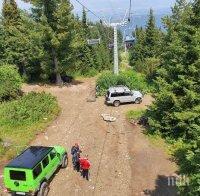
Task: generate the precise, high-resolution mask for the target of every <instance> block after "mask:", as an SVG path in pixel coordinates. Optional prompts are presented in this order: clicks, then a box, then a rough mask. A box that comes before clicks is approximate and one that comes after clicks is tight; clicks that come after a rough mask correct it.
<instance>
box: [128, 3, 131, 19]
mask: <svg viewBox="0 0 200 196" xmlns="http://www.w3.org/2000/svg"><path fill="white" fill-rule="evenodd" d="M131 9H132V0H130V1H129V14H128V17H129V20H130V18H131Z"/></svg>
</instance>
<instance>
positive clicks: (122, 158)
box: [24, 79, 176, 196]
mask: <svg viewBox="0 0 200 196" xmlns="http://www.w3.org/2000/svg"><path fill="white" fill-rule="evenodd" d="M24 89H25V91H32V90H34V91H42V90H45V91H46V92H50V93H52V94H53V95H55V96H56V97H57V98H58V101H59V104H60V106H61V108H62V111H61V114H60V116H59V117H58V118H57V119H56V120H55V121H54V122H53V123H52V124H51V125H50V126H49V127H48V128H47V130H46V131H45V133H43V134H40V135H38V136H37V138H36V139H35V140H34V141H33V142H32V143H31V145H62V146H64V147H66V149H68V151H70V148H71V146H72V145H73V144H74V143H75V142H78V143H79V144H80V145H81V149H82V151H83V155H84V154H88V155H89V159H90V161H91V163H92V168H91V171H90V179H91V181H89V182H87V181H85V180H83V179H82V178H81V176H80V174H79V173H76V172H75V171H73V169H72V165H71V162H70V163H69V167H67V169H64V170H60V171H59V172H58V173H57V174H56V176H55V177H54V179H53V181H52V182H51V184H50V192H49V195H50V196H65V195H66V196H68V195H71V196H76V195H77V196H78V195H87V196H90V195H97V196H98V195H99V196H104V195H105V196H107V195H112V196H117V195H127V196H129V195H130V196H136V195H158V196H165V195H166V196H167V195H170V196H173V195H175V191H174V190H173V188H172V187H168V186H167V181H166V180H167V176H170V175H172V174H173V173H174V172H175V170H176V166H175V165H174V164H173V163H171V162H170V161H169V157H168V156H167V155H166V154H165V153H164V152H163V151H162V150H161V149H157V148H155V147H153V146H152V145H151V144H150V143H149V141H148V139H146V137H145V136H144V135H143V134H142V132H141V129H140V128H139V127H138V126H135V127H133V126H131V125H130V124H129V123H128V122H127V121H126V119H125V115H124V113H125V112H126V111H127V110H130V109H136V108H145V107H146V105H149V104H150V103H151V101H152V99H151V97H150V96H146V97H145V98H144V101H143V103H142V104H140V105H134V104H130V105H123V106H120V107H118V108H114V107H108V106H105V105H104V100H103V98H99V99H97V101H96V102H87V101H86V100H87V98H89V97H90V94H91V91H92V90H93V89H94V80H93V79H87V80H84V82H80V83H77V84H76V85H72V86H70V87H63V88H59V87H49V88H48V87H39V86H26V87H25V88H24ZM102 113H108V114H111V115H113V116H115V117H117V120H116V122H114V123H106V122H104V121H103V120H102V118H101V116H100V115H101V114H102ZM70 159H71V157H70Z"/></svg>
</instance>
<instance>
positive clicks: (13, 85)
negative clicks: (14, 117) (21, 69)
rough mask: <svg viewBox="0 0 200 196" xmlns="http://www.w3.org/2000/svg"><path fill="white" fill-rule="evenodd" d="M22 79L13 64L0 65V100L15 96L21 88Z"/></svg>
mask: <svg viewBox="0 0 200 196" xmlns="http://www.w3.org/2000/svg"><path fill="white" fill-rule="evenodd" d="M21 85H22V79H21V77H20V75H19V73H18V70H17V68H16V67H15V66H13V65H8V64H3V65H0V101H3V100H8V99H12V98H16V97H17V96H18V95H19V93H20V89H21Z"/></svg>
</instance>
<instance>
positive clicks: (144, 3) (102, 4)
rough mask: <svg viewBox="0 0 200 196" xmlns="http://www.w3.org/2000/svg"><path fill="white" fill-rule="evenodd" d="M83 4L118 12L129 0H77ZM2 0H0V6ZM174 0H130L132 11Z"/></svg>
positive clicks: (162, 6)
mask: <svg viewBox="0 0 200 196" xmlns="http://www.w3.org/2000/svg"><path fill="white" fill-rule="evenodd" d="M16 1H17V4H18V6H19V7H20V8H22V9H28V8H29V7H30V5H29V4H27V3H24V2H23V1H21V0H16ZM79 1H80V2H82V3H83V4H84V5H85V6H87V7H88V8H90V9H92V10H93V11H94V12H95V13H98V14H99V13H102V14H106V15H108V14H110V15H112V14H116V13H118V12H125V10H126V9H127V8H128V5H129V0H79ZM2 2H3V0H0V4H1V5H0V8H2ZM71 2H72V4H73V5H74V10H75V12H80V10H81V9H82V7H81V6H80V5H79V4H77V3H76V1H75V0H71ZM174 2H175V0H132V4H133V9H132V10H133V11H134V12H136V13H137V12H139V11H141V10H148V9H149V8H153V9H154V10H155V11H157V10H158V11H159V10H162V9H166V8H168V9H169V8H170V7H171V6H172V5H173V4H174Z"/></svg>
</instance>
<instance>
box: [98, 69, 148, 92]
mask: <svg viewBox="0 0 200 196" xmlns="http://www.w3.org/2000/svg"><path fill="white" fill-rule="evenodd" d="M116 85H125V86H127V87H129V88H130V89H133V90H134V89H135V90H140V91H142V92H143V93H145V92H148V91H149V86H148V84H147V82H146V80H145V77H144V75H142V74H139V73H136V72H134V71H132V70H130V71H124V72H121V73H120V74H119V75H114V74H113V73H111V72H104V73H102V74H101V75H100V77H99V78H98V79H97V86H98V94H99V95H103V94H105V92H106V91H107V89H108V88H109V87H111V86H116Z"/></svg>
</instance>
